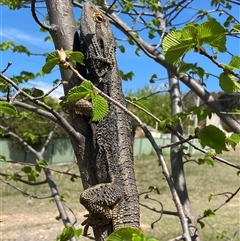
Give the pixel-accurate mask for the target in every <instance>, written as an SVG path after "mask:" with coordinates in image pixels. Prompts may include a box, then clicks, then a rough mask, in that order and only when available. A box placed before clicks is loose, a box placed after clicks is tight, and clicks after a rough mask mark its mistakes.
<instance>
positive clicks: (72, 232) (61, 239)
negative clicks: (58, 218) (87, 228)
mask: <svg viewBox="0 0 240 241" xmlns="http://www.w3.org/2000/svg"><path fill="white" fill-rule="evenodd" d="M81 233H82V230H81V229H75V228H74V227H64V228H63V230H62V233H61V234H59V235H58V236H57V241H69V240H70V239H71V238H73V237H74V236H76V237H79V236H80V235H81Z"/></svg>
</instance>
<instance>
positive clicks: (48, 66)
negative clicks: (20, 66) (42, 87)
mask: <svg viewBox="0 0 240 241" xmlns="http://www.w3.org/2000/svg"><path fill="white" fill-rule="evenodd" d="M58 63H59V58H52V59H50V60H48V61H47V62H46V63H45V64H44V66H43V67H42V71H43V73H45V74H48V73H50V72H51V71H52V69H53V68H54V67H55V66H56V65H57V64H58Z"/></svg>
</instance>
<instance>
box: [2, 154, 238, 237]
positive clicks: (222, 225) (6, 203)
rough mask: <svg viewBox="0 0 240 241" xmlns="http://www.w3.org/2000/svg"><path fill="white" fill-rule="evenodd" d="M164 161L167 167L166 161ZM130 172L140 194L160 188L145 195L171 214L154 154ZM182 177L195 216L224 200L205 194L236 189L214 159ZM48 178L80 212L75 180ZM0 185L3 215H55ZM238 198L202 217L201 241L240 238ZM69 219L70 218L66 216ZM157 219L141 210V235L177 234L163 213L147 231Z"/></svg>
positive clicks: (190, 167) (42, 203)
mask: <svg viewBox="0 0 240 241" xmlns="http://www.w3.org/2000/svg"><path fill="white" fill-rule="evenodd" d="M238 153H239V152H238ZM239 156H240V155H236V156H234V155H230V156H229V157H227V158H228V160H229V161H232V162H235V163H238V164H239V159H240V158H239ZM167 162H168V165H169V160H168V161H167ZM68 167H69V165H63V166H54V167H53V168H56V169H58V170H67V169H68ZM19 168H20V167H18V169H19ZM16 169H17V167H16V166H14V167H13V166H10V167H9V168H8V169H7V171H8V172H12V171H16ZM4 171H6V169H4ZM72 171H73V172H75V173H76V174H77V173H78V169H77V166H76V165H75V166H74V168H73V170H72ZM135 172H136V177H137V184H138V189H139V192H140V193H142V192H146V191H147V190H148V187H149V186H156V187H158V189H159V190H160V195H158V194H156V193H151V194H149V197H150V198H153V199H156V200H157V201H158V202H161V204H162V205H163V208H164V210H168V211H176V209H175V206H174V203H173V201H172V198H171V194H170V191H169V188H168V186H167V183H166V181H165V180H164V178H163V174H162V172H161V167H160V166H158V162H157V159H156V157H155V156H146V157H141V158H136V159H135ZM185 173H186V179H187V185H188V191H189V196H190V199H191V205H192V210H193V212H194V215H195V216H196V217H197V216H199V215H202V214H203V212H204V210H205V209H208V208H211V209H215V208H216V207H218V206H219V205H221V204H222V203H223V202H224V201H225V200H226V197H225V196H222V195H221V196H215V197H213V199H212V200H211V201H210V202H209V201H208V196H209V194H210V193H223V192H234V191H235V190H236V189H237V188H238V187H239V177H238V176H237V174H236V173H237V170H236V169H234V168H232V167H228V166H226V165H223V164H221V163H219V162H216V161H215V162H214V166H213V167H212V166H207V165H201V166H199V165H197V164H196V163H194V162H189V163H187V164H185ZM53 178H54V180H55V182H56V183H57V185H58V189H59V192H60V194H61V195H63V196H65V197H66V200H67V202H66V204H67V205H68V206H69V207H70V208H71V209H72V210H73V211H78V212H81V211H84V209H83V207H82V206H81V205H80V204H79V194H80V193H81V192H82V185H81V182H80V180H79V179H77V180H76V182H71V181H70V178H69V177H66V176H64V175H62V174H59V173H54V172H53ZM11 183H12V184H15V185H17V186H18V187H19V188H21V189H22V190H24V191H25V192H28V193H31V194H33V195H37V196H46V195H48V194H49V189H48V186H47V185H44V186H37V187H36V186H27V185H25V184H22V183H20V182H18V183H14V182H11ZM0 186H1V196H2V197H1V199H2V214H3V215H4V214H5V215H11V214H12V213H22V214H23V215H26V217H27V216H28V215H38V213H41V212H51V213H52V215H53V216H54V215H55V216H57V215H58V213H57V211H56V207H55V204H54V203H53V202H49V200H36V199H30V198H28V197H25V196H23V195H22V194H21V193H20V192H18V191H16V190H13V189H12V188H11V187H9V186H7V185H5V184H0ZM239 198H240V196H239V194H238V195H237V196H236V197H235V198H234V199H233V200H231V201H230V202H229V203H227V204H226V205H224V206H223V207H222V208H221V209H220V210H218V211H217V212H216V216H215V217H214V218H206V219H204V220H202V221H203V222H204V223H205V227H204V228H203V229H201V228H200V227H199V226H198V228H199V231H200V234H201V238H202V240H204V241H210V240H217V238H216V236H217V234H218V233H221V232H223V231H226V232H227V234H226V236H227V237H233V235H234V233H236V232H238V233H237V235H236V237H235V239H234V240H240V236H239V235H240V230H239V227H240V212H239V211H240V203H239ZM140 200H141V202H142V203H144V204H146V205H148V206H150V207H154V208H156V209H158V210H161V206H160V204H159V203H158V202H157V201H153V200H150V199H145V198H144V195H141V196H140ZM29 204H30V205H29ZM55 216H54V217H55ZM70 216H71V218H72V215H71V214H70ZM159 217H160V216H159V214H158V213H156V212H154V211H150V210H148V209H146V208H144V207H141V228H142V229H143V231H145V232H146V233H147V236H149V237H154V238H156V239H158V240H162V241H165V240H168V239H170V238H173V237H176V236H178V235H180V234H181V232H182V231H181V225H180V223H179V219H178V218H177V217H175V216H168V215H163V216H162V218H161V219H160V221H158V222H156V223H155V224H154V229H151V223H153V222H154V221H155V220H157V219H158V218H159ZM25 225H27V224H25ZM49 225H51V224H49ZM23 226H24V224H23ZM79 227H80V224H79ZM13 229H14V227H13ZM47 231H48V230H47ZM47 231H46V232H47ZM81 240H82V239H81ZM223 240H227V239H223ZM229 240H230V239H229Z"/></svg>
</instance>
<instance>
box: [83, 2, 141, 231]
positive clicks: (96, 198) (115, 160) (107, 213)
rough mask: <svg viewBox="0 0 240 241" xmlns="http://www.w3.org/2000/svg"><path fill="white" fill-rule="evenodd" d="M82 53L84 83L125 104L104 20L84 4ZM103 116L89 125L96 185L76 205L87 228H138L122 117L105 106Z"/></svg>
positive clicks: (127, 129) (128, 131) (130, 157)
mask: <svg viewBox="0 0 240 241" xmlns="http://www.w3.org/2000/svg"><path fill="white" fill-rule="evenodd" d="M80 30H81V37H80V42H81V51H82V52H83V53H84V55H85V65H86V68H87V70H88V77H87V78H88V79H90V80H91V81H92V82H93V83H94V85H96V86H97V87H98V88H99V89H101V90H102V91H103V92H104V93H105V94H107V95H109V96H110V97H112V98H113V99H115V100H116V101H118V102H119V103H121V104H122V105H124V106H125V99H124V95H123V92H122V82H121V78H120V75H119V70H118V67H117V61H116V56H115V40H114V37H113V34H112V31H111V28H110V24H109V21H108V19H107V18H106V16H104V15H103V14H102V13H101V12H100V11H99V10H98V9H97V8H96V7H95V6H94V5H93V4H92V3H90V2H87V3H85V4H84V6H83V10H82V17H81V23H80ZM108 105H109V112H108V115H107V116H106V117H105V118H104V119H103V120H101V121H99V122H98V123H94V124H92V128H93V132H94V134H93V135H94V139H95V140H94V141H95V144H96V145H97V147H98V154H97V156H96V160H95V167H94V168H93V169H94V171H95V175H96V179H97V181H98V183H99V184H97V185H95V186H93V187H91V188H88V189H86V190H85V191H84V192H83V193H82V194H81V196H80V202H81V203H82V204H83V205H84V206H85V208H86V209H87V210H88V211H89V216H88V218H87V220H86V221H85V222H84V224H86V225H87V226H89V225H90V226H93V227H101V226H105V225H108V224H109V223H111V222H112V224H113V228H114V229H117V228H120V227H123V226H131V227H137V228H138V227H139V219H140V218H139V198H138V192H137V186H136V180H135V174H134V163H133V143H132V135H131V126H130V122H129V118H128V116H127V114H126V113H125V112H124V111H123V110H121V109H120V108H118V107H116V106H115V105H114V104H113V103H110V102H108Z"/></svg>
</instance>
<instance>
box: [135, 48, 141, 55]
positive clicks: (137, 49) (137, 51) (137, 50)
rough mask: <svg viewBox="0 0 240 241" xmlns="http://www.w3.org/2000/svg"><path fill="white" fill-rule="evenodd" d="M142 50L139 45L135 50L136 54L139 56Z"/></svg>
mask: <svg viewBox="0 0 240 241" xmlns="http://www.w3.org/2000/svg"><path fill="white" fill-rule="evenodd" d="M140 51H141V49H140V48H139V47H137V48H136V50H135V54H136V55H137V56H140V54H139V52H140Z"/></svg>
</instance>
